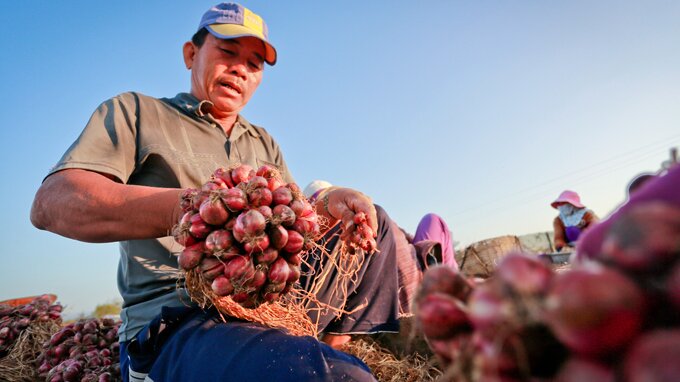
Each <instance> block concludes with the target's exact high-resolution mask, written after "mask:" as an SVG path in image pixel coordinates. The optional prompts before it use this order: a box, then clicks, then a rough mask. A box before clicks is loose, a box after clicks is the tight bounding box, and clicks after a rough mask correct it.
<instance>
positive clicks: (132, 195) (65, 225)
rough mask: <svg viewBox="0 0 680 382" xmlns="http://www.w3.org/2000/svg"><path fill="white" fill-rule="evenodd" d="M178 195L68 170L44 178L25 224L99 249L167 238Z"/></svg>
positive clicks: (177, 209)
mask: <svg viewBox="0 0 680 382" xmlns="http://www.w3.org/2000/svg"><path fill="white" fill-rule="evenodd" d="M181 192H182V190H181V189H168V188H157V187H147V186H135V185H126V184H122V183H119V182H116V181H114V180H113V179H112V177H109V176H107V175H104V174H100V173H97V172H93V171H87V170H80V169H68V170H63V171H59V172H57V173H54V174H52V175H50V176H49V177H47V179H45V181H44V182H43V184H42V185H41V187H40V188H39V189H38V192H37V193H36V196H35V199H34V200H33V206H32V208H31V222H32V223H33V225H34V226H36V227H37V228H39V229H43V230H47V231H50V232H53V233H56V234H59V235H62V236H65V237H68V238H71V239H76V240H81V241H86V242H93V243H104V242H114V241H120V240H134V239H149V238H156V237H162V236H167V235H169V234H170V231H171V229H172V227H173V225H174V224H176V223H177V221H178V219H179V216H180V214H181V210H180V207H179V198H180V194H181Z"/></svg>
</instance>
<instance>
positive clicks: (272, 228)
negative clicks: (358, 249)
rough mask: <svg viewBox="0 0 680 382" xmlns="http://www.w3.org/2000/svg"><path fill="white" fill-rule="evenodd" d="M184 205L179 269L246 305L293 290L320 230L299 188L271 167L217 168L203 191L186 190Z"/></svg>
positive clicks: (179, 233)
mask: <svg viewBox="0 0 680 382" xmlns="http://www.w3.org/2000/svg"><path fill="white" fill-rule="evenodd" d="M181 207H182V210H183V211H184V215H183V216H182V217H181V219H180V222H179V224H178V225H177V227H176V228H175V230H174V237H175V240H176V241H177V242H178V243H179V244H181V245H183V246H184V247H185V248H184V250H183V251H182V252H181V253H180V255H179V258H178V263H179V266H180V268H181V269H183V270H184V271H187V272H190V271H194V270H195V271H198V272H200V273H201V274H202V276H203V278H204V279H205V280H207V281H208V282H209V283H211V284H210V287H211V289H212V291H213V292H214V293H215V294H216V295H217V296H221V297H223V296H231V299H232V300H233V301H235V302H237V303H239V304H241V305H242V306H243V307H246V308H254V307H257V306H259V305H260V304H262V303H264V302H273V301H276V300H277V299H279V298H280V296H282V295H284V294H286V293H288V291H289V290H290V289H291V288H292V286H293V285H294V283H295V282H296V281H297V280H298V279H299V278H300V264H301V262H302V258H301V255H302V252H303V250H307V249H310V248H312V246H313V245H314V239H315V238H316V237H317V236H318V235H319V231H320V228H319V224H318V221H317V215H316V212H315V211H314V209H313V207H312V205H311V204H310V203H309V201H307V199H306V198H305V197H304V195H303V194H302V192H301V191H300V189H299V188H298V186H297V185H296V184H294V183H288V184H286V183H284V182H283V180H282V179H281V177H280V175H279V173H278V171H276V170H275V169H274V168H272V167H270V166H262V167H260V168H259V169H257V171H255V170H253V168H251V167H250V166H248V165H240V166H238V167H235V168H232V169H224V168H220V169H217V170H216V171H215V172H214V173H213V175H212V176H211V178H210V180H208V181H207V182H206V183H205V184H203V186H202V187H201V189H200V190H198V189H187V190H185V191H184V193H183V195H182V200H181Z"/></svg>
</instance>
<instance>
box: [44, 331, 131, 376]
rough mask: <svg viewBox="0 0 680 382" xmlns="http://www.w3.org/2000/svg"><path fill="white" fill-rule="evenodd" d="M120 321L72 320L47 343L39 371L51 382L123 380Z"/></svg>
mask: <svg viewBox="0 0 680 382" xmlns="http://www.w3.org/2000/svg"><path fill="white" fill-rule="evenodd" d="M119 327H120V321H119V320H114V319H110V318H103V319H99V318H89V319H81V320H78V321H76V322H73V323H70V324H68V325H66V326H64V327H63V328H61V330H59V331H58V332H56V333H55V334H53V335H52V337H51V338H50V339H49V341H47V342H45V344H43V350H42V352H41V353H40V356H39V357H38V360H37V364H38V373H39V375H40V377H41V378H43V379H44V380H45V381H47V382H62V381H64V382H69V381H79V382H114V381H120V380H121V375H120V347H119V344H118V328H119Z"/></svg>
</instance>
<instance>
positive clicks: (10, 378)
mask: <svg viewBox="0 0 680 382" xmlns="http://www.w3.org/2000/svg"><path fill="white" fill-rule="evenodd" d="M60 328H61V325H60V324H59V323H58V322H57V321H55V320H47V321H34V322H32V323H31V324H30V325H29V326H28V327H27V328H26V329H24V330H23V331H22V332H21V333H20V334H19V337H18V338H17V340H16V342H15V343H14V345H12V347H11V348H10V349H9V352H8V354H7V356H6V357H4V358H2V359H0V379H1V380H3V381H7V382H23V381H35V380H37V378H38V368H37V366H36V359H37V358H38V356H39V355H40V352H41V351H42V346H43V344H44V343H45V341H48V340H49V339H50V337H52V335H53V334H54V333H56V332H57V331H58V330H59V329H60Z"/></svg>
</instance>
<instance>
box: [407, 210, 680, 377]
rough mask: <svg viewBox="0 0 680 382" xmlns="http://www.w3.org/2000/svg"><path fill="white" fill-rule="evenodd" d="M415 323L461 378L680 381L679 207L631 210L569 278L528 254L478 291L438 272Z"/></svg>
mask: <svg viewBox="0 0 680 382" xmlns="http://www.w3.org/2000/svg"><path fill="white" fill-rule="evenodd" d="M416 316H417V320H418V323H419V325H420V327H421V329H422V331H423V333H424V335H425V337H426V338H427V339H428V342H429V344H430V347H431V348H432V350H433V351H434V353H435V354H436V355H437V356H438V359H439V360H440V361H441V363H442V364H443V365H444V366H450V367H451V368H453V369H454V370H453V372H452V375H454V376H455V378H454V380H455V379H462V380H465V379H467V380H504V381H513V380H517V381H520V380H533V379H548V380H556V381H562V382H568V381H586V380H589V381H615V380H623V381H643V380H644V381H675V380H680V362H678V360H680V209H678V208H675V207H672V206H670V205H666V204H663V203H659V202H655V203H648V204H644V205H640V206H638V207H636V208H634V209H631V210H630V211H628V212H627V213H626V214H623V215H621V217H620V218H619V219H617V221H616V222H614V224H613V225H612V228H611V230H610V231H609V232H608V234H607V236H606V238H605V241H604V245H603V247H602V251H601V253H600V254H599V255H598V256H597V257H596V259H595V261H594V262H589V263H586V264H578V265H574V266H573V268H571V269H569V270H566V271H563V272H557V273H556V272H554V271H553V270H552V268H551V267H550V266H549V265H546V264H545V263H543V262H542V261H540V260H538V259H537V258H536V256H535V255H530V254H522V253H512V254H508V255H506V256H505V257H504V258H503V259H502V260H501V261H500V262H499V264H498V265H497V268H496V270H495V273H494V275H493V276H492V277H491V278H489V279H487V280H484V281H482V282H480V283H478V284H474V283H472V282H471V281H469V280H466V279H465V278H464V277H463V276H462V275H461V274H459V273H457V272H455V271H454V270H452V269H451V268H448V267H445V266H437V267H434V268H430V269H429V270H428V271H427V272H426V273H425V275H424V279H423V284H422V285H421V287H420V290H419V293H418V295H417V297H416Z"/></svg>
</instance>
